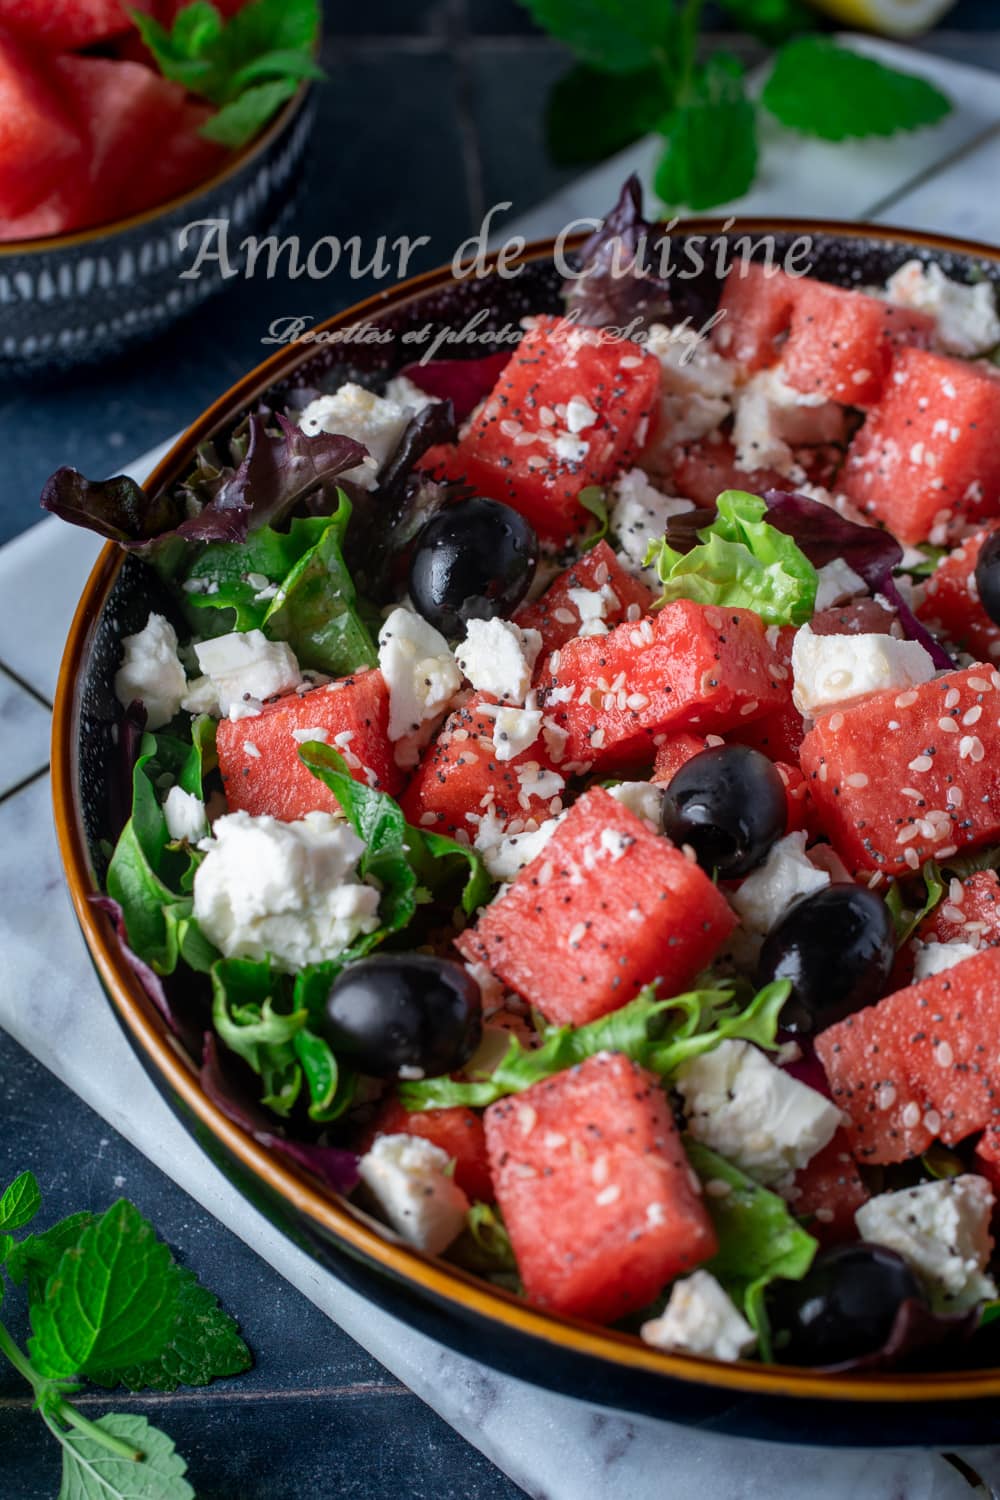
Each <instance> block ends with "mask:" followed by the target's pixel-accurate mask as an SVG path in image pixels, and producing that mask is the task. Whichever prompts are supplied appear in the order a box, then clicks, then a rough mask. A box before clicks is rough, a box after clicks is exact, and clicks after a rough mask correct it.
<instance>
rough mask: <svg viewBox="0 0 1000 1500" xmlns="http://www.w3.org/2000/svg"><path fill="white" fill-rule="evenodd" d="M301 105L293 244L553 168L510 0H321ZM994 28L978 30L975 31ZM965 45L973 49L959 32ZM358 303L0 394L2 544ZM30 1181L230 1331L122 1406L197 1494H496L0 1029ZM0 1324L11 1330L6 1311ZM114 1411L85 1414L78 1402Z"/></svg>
mask: <svg viewBox="0 0 1000 1500" xmlns="http://www.w3.org/2000/svg"><path fill="white" fill-rule="evenodd" d="M327 10H328V27H327V40H326V44H325V49H324V59H323V60H324V64H325V66H326V68H327V70H328V72H329V74H330V83H329V85H328V86H327V87H326V88H325V89H324V90H323V91H322V93H321V99H320V112H319V121H318V125H317V130H316V134H315V137H314V143H313V148H312V155H313V169H312V171H311V174H310V177H309V180H308V181H307V183H306V185H305V190H304V196H303V202H302V207H301V211H300V216H299V221H298V223H297V224H296V226H295V227H296V229H297V230H298V232H299V233H300V234H301V235H302V237H303V239H304V241H305V242H306V243H308V242H311V241H312V240H313V239H314V238H318V237H319V236H321V235H328V234H336V235H338V236H340V237H342V238H343V237H346V236H348V235H351V234H359V235H361V236H362V238H363V240H364V241H365V243H368V242H370V241H371V240H372V239H373V238H374V237H375V236H377V235H379V234H382V233H385V234H388V235H389V237H390V238H394V237H395V236H396V235H400V234H408V235H412V236H416V235H420V234H431V235H433V243H432V244H431V245H430V246H429V247H426V248H425V249H424V250H423V252H422V253H421V255H420V257H419V258H418V260H417V261H416V262H415V263H414V269H422V268H424V267H426V266H429V265H432V264H436V263H438V262H440V261H443V260H446V259H449V258H450V257H451V255H452V253H453V251H454V249H455V247H456V246H457V245H458V244H459V242H460V241H461V240H462V239H464V238H465V236H466V235H468V234H469V233H470V232H471V231H472V230H473V228H474V227H476V226H478V224H479V222H480V220H481V217H482V214H483V211H484V209H485V208H486V207H488V206H489V205H490V204H492V203H494V202H497V201H499V200H502V199H507V198H510V199H513V200H514V202H515V211H516V210H517V209H522V210H523V209H526V208H527V207H529V206H530V205H531V204H532V203H533V202H537V201H538V200H539V199H541V198H542V197H544V196H545V195H546V194H547V193H549V192H551V191H553V190H554V189H555V188H556V187H557V186H558V185H559V183H560V181H561V180H563V178H564V176H565V175H566V174H564V173H560V172H559V171H557V170H556V169H554V168H552V167H551V166H550V165H549V164H548V162H547V161H546V157H545V151H544V145H543V139H542V130H541V116H542V109H543V103H544V98H545V95H546V92H547V89H548V87H549V84H550V83H551V82H552V80H553V79H554V78H555V77H557V76H558V74H559V72H560V71H561V70H562V69H563V68H564V67H565V64H566V57H565V53H563V52H562V50H561V49H560V48H559V47H557V46H556V45H554V44H553V43H551V42H549V41H548V40H546V39H545V38H543V37H540V36H539V35H538V34H537V33H536V32H535V31H534V30H533V28H532V26H531V23H530V21H529V20H528V19H527V18H526V16H525V14H524V12H522V11H521V10H519V8H518V7H517V6H516V5H515V4H514V3H513V0H431V3H420V0H374V3H369V4H368V5H365V6H360V7H354V8H352V7H348V6H347V5H346V4H344V3H343V0H339V3H337V4H328V6H327ZM997 10H998V7H997V4H996V0H961V3H960V4H959V5H958V7H957V9H956V10H955V11H954V12H953V13H952V15H951V17H950V18H949V21H948V29H947V32H945V33H938V34H936V36H935V38H934V45H937V46H940V47H941V49H942V50H945V51H947V52H948V54H949V55H950V56H953V57H958V58H960V59H962V60H964V61H969V62H986V63H989V62H993V63H994V64H995V65H998V66H1000V16H998V14H997ZM991 28H992V35H989V36H987V35H983V33H989V32H990V31H991ZM973 32H978V33H979V34H978V35H971V34H970V33H973ZM370 289H371V288H370V287H369V286H365V285H364V284H361V285H360V286H359V285H358V283H356V282H354V283H352V282H350V281H348V279H347V278H346V277H333V278H331V279H330V280H329V281H326V282H323V283H318V284H317V283H311V284H310V285H309V286H307V287H303V285H302V283H291V282H288V281H286V280H279V281H275V282H273V283H271V284H265V283H261V282H256V281H255V282H254V283H252V284H251V285H250V286H246V285H243V286H239V284H237V287H236V288H235V289H234V290H232V291H230V292H229V293H227V294H226V295H225V296H223V297H222V298H220V299H219V300H218V301H217V302H215V303H213V304H211V305H210V306H209V307H207V308H206V309H205V310H203V311H201V312H199V313H197V314H196V315H194V316H193V317H192V318H191V319H189V320H188V321H187V322H186V323H185V324H183V325H182V326H180V327H178V328H177V329H176V330H175V331H174V332H173V333H171V334H169V335H168V336H166V337H165V338H163V339H161V340H160V341H159V342H158V343H156V344H154V345H152V346H150V347H148V348H146V349H144V350H142V351H140V352H139V353H138V354H135V355H133V356H131V357H130V358H129V359H128V360H127V361H122V362H119V363H118V364H115V365H108V366H105V367H103V368H101V369H100V370H98V371H96V372H95V371H88V372H86V373H84V374H78V375H76V376H73V377H71V378H69V379H66V380H64V381H62V382H60V383H58V384H55V385H49V386H47V387H45V386H41V387H39V386H33V387H27V386H25V387H20V388H16V389H12V390H2V389H0V439H2V450H0V541H2V540H4V539H6V538H8V537H10V536H13V535H15V534H16V533H17V532H19V531H21V530H23V529H24V527H26V526H28V525H31V524H32V522H33V521H34V520H36V519H37V509H36V507H37V496H38V492H39V489H40V487H41V484H42V482H43V480H44V478H45V476H46V475H47V474H48V473H49V472H50V470H51V469H52V468H54V467H55V466H56V465H57V464H60V463H73V464H75V465H77V466H78V467H79V468H81V469H83V470H84V471H85V472H90V473H92V474H94V475H101V474H105V473H108V472H109V471H111V470H113V469H114V468H115V467H116V466H118V465H120V464H121V463H122V462H124V461H125V460H126V459H128V458H131V457H134V456H135V455H137V454H139V453H141V452H143V451H144V450H145V449H147V448H149V447H151V446H152V445H153V444H154V443H157V442H159V441H161V440H162V439H163V438H164V437H166V436H168V435H169V434H171V433H172V432H174V431H176V430H177V429H178V428H181V427H183V426H185V425H186V424H187V423H188V422H190V421H191V420H192V419H193V418H194V417H195V416H196V415H197V414H198V412H199V411H200V410H201V409H202V408H203V407H204V406H205V405H206V404H207V403H208V402H209V401H210V400H211V399H213V398H214V397H215V396H217V395H219V394H220V393H221V392H222V391H223V390H225V388H226V387H227V386H228V385H229V384H230V383H231V382H232V381H233V380H234V379H235V378H236V377H237V376H238V375H240V374H241V373H243V371H244V370H246V369H247V368H249V367H250V366H251V365H253V364H255V363H256V362H257V360H258V359H259V358H260V355H261V352H262V350H261V345H260V342H259V340H260V337H261V333H262V332H263V331H264V330H265V329H266V327H267V325H268V323H269V321H270V320H271V318H273V317H276V316H284V315H288V314H294V313H312V314H314V315H315V316H316V317H317V319H318V318H320V317H325V316H327V315H329V314H330V313H332V312H334V311H336V310H337V309H338V308H339V307H341V306H344V305H346V304H347V303H348V302H350V301H354V300H356V299H357V298H358V297H360V296H361V295H363V294H365V293H366V292H367V291H368V290H370ZM25 1167H30V1168H32V1170H34V1171H35V1172H36V1174H37V1175H38V1178H39V1180H40V1182H41V1183H42V1186H43V1190H44V1193H45V1203H46V1206H45V1210H44V1219H43V1220H42V1221H40V1222H51V1221H53V1220H54V1219H56V1218H59V1217H61V1216H62V1215H63V1214H66V1213H69V1212H72V1211H73V1210H75V1209H80V1208H93V1209H100V1208H103V1207H105V1206H107V1204H108V1203H110V1202H111V1201H112V1200H113V1199H114V1198H116V1197H118V1196H120V1195H121V1194H122V1193H125V1194H126V1195H127V1196H129V1197H130V1198H132V1199H133V1200H134V1201H135V1202H136V1203H137V1204H138V1205H139V1207H140V1208H141V1209H142V1210H143V1211H144V1212H145V1213H146V1214H148V1215H149V1216H150V1217H151V1218H152V1219H153V1220H154V1221H155V1223H156V1224H157V1226H158V1228H159V1230H160V1233H161V1234H162V1235H163V1237H164V1238H165V1239H166V1240H168V1241H169V1242H170V1244H171V1245H173V1246H174V1247H175V1249H176V1250H177V1251H178V1253H179V1255H180V1256H181V1258H182V1259H183V1260H184V1261H185V1262H186V1263H188V1264H189V1265H191V1266H192V1268H193V1269H194V1270H195V1271H197V1272H198V1273H199V1274H200V1275H201V1276H203V1278H204V1279H205V1280H206V1281H207V1282H208V1284H209V1285H210V1286H211V1287H212V1288H213V1290H215V1291H216V1292H217V1293H218V1295H219V1296H220V1297H221V1299H222V1301H223V1303H224V1305H225V1306H226V1307H227V1308H229V1310H230V1311H231V1312H233V1313H234V1314H235V1315H236V1316H237V1317H238V1318H239V1320H240V1323H241V1325H242V1327H243V1330H244V1333H245V1335H246V1337H247V1340H248V1342H249V1343H250V1345H251V1347H252V1348H253V1350H254V1354H255V1356H256V1366H255V1369H254V1370H253V1372H252V1373H251V1374H249V1375H247V1376H245V1377H243V1378H241V1379H240V1380H238V1381H233V1382H228V1383H223V1384H221V1385H219V1386H217V1387H213V1388H212V1389H211V1390H209V1391H207V1392H202V1393H188V1392H181V1393H177V1394H175V1395H173V1396H168V1397H155V1398H143V1400H141V1401H132V1402H130V1403H129V1404H130V1407H131V1408H132V1409H136V1410H138V1409H142V1410H144V1411H146V1412H147V1414H148V1415H149V1416H150V1418H151V1420H153V1421H156V1422H159V1423H160V1424H161V1425H163V1426H165V1427H166V1428H167V1429H168V1430H169V1431H170V1432H171V1434H172V1435H173V1436H174V1437H175V1439H176V1440H177V1443H178V1446H179V1448H180V1449H181V1451H182V1452H183V1453H184V1454H185V1455H186V1456H187V1457H188V1459H189V1462H190V1465H191V1470H190V1474H191V1479H192V1481H193V1483H194V1485H195V1487H196V1489H197V1492H198V1495H199V1500H334V1497H337V1500H352V1497H358V1500H390V1497H391V1500H425V1497H426V1500H487V1497H488V1500H509V1497H514V1496H516V1495H519V1494H520V1493H521V1491H519V1490H518V1489H517V1488H516V1487H515V1486H514V1485H512V1484H510V1483H509V1482H508V1481H507V1480H506V1479H505V1478H504V1477H503V1476H502V1475H501V1474H500V1473H499V1472H498V1471H497V1470H496V1469H495V1468H494V1467H493V1466H492V1465H491V1464H489V1463H488V1462H487V1461H486V1460H485V1459H483V1458H482V1457H481V1456H480V1455H479V1454H478V1453H476V1451H475V1450H474V1449H472V1448H470V1447H469V1446H468V1445H467V1444H466V1443H465V1442H464V1441H463V1440H462V1439H461V1438H459V1437H458V1436H456V1435H455V1434H454V1433H453V1432H452V1431H451V1430H450V1429H449V1428H448V1427H447V1426H446V1425H445V1424H444V1423H443V1422H441V1421H440V1420H439V1419H438V1418H437V1417H436V1416H434V1415H433V1413H431V1412H430V1411H429V1410H428V1409H427V1408H426V1407H425V1406H424V1405H423V1404H422V1403H421V1402H420V1401H418V1400H417V1399H416V1398H415V1397H414V1396H412V1395H411V1394H410V1393H409V1392H408V1391H407V1390H406V1389H405V1388H404V1387H403V1386H401V1385H400V1384H399V1383H398V1382H396V1381H395V1380H394V1379H392V1377H390V1376H389V1375H387V1373H386V1372H385V1371H384V1370H383V1369H382V1368H381V1367H380V1366H379V1365H377V1364H376V1363H375V1361H373V1360H371V1359H370V1358H369V1357H368V1356H367V1355H366V1354H365V1353H364V1352H363V1351H362V1350H360V1349H359V1348H358V1347H357V1346H356V1345H355V1344H354V1343H353V1342H352V1341H351V1340H350V1339H348V1338H347V1337H346V1336H345V1335H343V1334H342V1333H340V1332H339V1331H338V1330H337V1329H336V1328H335V1327H334V1326H333V1325H332V1324H331V1323H330V1322H329V1321H328V1320H327V1319H326V1318H325V1317H323V1316H322V1315H321V1314H320V1313H318V1312H317V1311H316V1310H315V1309H314V1308H313V1307H312V1305H311V1304H310V1303H308V1302H307V1301H305V1299H303V1298H302V1297H301V1296H300V1295H299V1294H298V1293H297V1292H295V1291H293V1290H292V1289H291V1288H290V1287H288V1286H287V1285H285V1283H284V1282H283V1281H282V1280H281V1279H280V1277H278V1276H276V1275H275V1274H274V1272H273V1271H271V1269H270V1268H269V1267H268V1266H266V1265H265V1264H264V1263H263V1262H262V1261H261V1260H260V1259H259V1258H258V1257H257V1256H256V1255H254V1254H253V1252H252V1251H250V1250H248V1249H247V1248H246V1247H245V1246H244V1245H242V1244H241V1243H240V1242H239V1241H238V1240H236V1239H234V1238H233V1236H231V1235H230V1234H228V1233H227V1232H226V1231H225V1230H223V1229H222V1228H221V1227H220V1226H219V1225H218V1224H217V1223H216V1222H215V1221H214V1220H212V1219H211V1218H210V1217H209V1216H208V1215H206V1214H205V1213H203V1212H202V1211H201V1210H200V1209H199V1208H198V1207H197V1206H196V1205H195V1204H194V1203H193V1202H192V1201H191V1199H189V1198H188V1197H187V1196H186V1194H184V1193H183V1192H182V1191H181V1190H180V1189H179V1188H177V1187H175V1186H174V1184H173V1183H171V1182H170V1181H169V1180H168V1179H167V1178H166V1177H164V1176H163V1175H162V1173H160V1172H159V1171H157V1170H156V1169H155V1168H154V1167H152V1166H151V1165H150V1164H149V1163H148V1162H147V1161H145V1160H144V1158H142V1157H141V1156H140V1155H139V1154H138V1153H137V1152H136V1151H134V1150H133V1149H132V1148H131V1147H129V1146H128V1145H127V1144H126V1143H125V1142H124V1141H123V1140H122V1139H121V1138H120V1137H119V1136H117V1135H116V1134H115V1132H114V1131H112V1130H111V1129H110V1128H109V1127H108V1126H107V1125H105V1124H104V1123H103V1122H102V1121H101V1120H99V1119H98V1118H97V1116H95V1115H94V1114H93V1113H92V1112H91V1111H90V1110H89V1109H87V1108H86V1106H84V1105H83V1104H81V1103H80V1102H79V1100H77V1099H75V1098H74V1097H73V1096H72V1095H71V1094H70V1093H69V1092H68V1091H67V1090H66V1089H65V1088H63V1087H62V1085H61V1084H59V1083H58V1082H57V1081H56V1080H55V1079H54V1078H53V1077H52V1076H51V1075H50V1074H48V1073H47V1072H46V1071H45V1070H44V1069H42V1068H40V1067H39V1066H38V1065H37V1064H35V1063H34V1062H33V1061H32V1060H31V1059H30V1058H29V1057H28V1056H27V1054H26V1053H24V1052H22V1051H21V1050H20V1048H18V1047H17V1046H16V1045H15V1044H14V1043H13V1042H12V1041H10V1040H9V1039H8V1038H6V1037H4V1036H3V1035H2V1034H0V1179H2V1180H9V1179H10V1178H11V1177H13V1176H14V1175H15V1174H16V1173H17V1172H18V1171H20V1170H22V1169H24V1168H25ZM9 1311H10V1312H11V1313H12V1314H14V1321H15V1323H16V1322H17V1305H16V1302H15V1303H12V1304H11V1307H10V1309H9ZM118 1404H122V1403H120V1402H119V1401H118V1400H117V1398H115V1399H114V1400H113V1401H112V1402H111V1403H110V1404H109V1403H108V1402H106V1401H104V1400H103V1398H101V1399H96V1398H95V1400H94V1409H96V1410H98V1411H100V1410H108V1409H110V1408H111V1407H113V1406H114V1405H118ZM58 1470H59V1455H58V1453H57V1451H56V1449H55V1444H54V1443H53V1442H52V1440H51V1439H50V1438H49V1437H48V1434H47V1433H46V1432H45V1430H44V1428H43V1427H42V1425H41V1423H40V1422H39V1421H38V1419H37V1418H36V1417H34V1416H32V1414H31V1413H30V1410H29V1399H28V1397H27V1395H26V1393H25V1391H24V1388H23V1387H22V1386H20V1385H19V1383H18V1380H17V1377H16V1376H15V1375H14V1374H13V1372H12V1371H9V1370H8V1369H7V1367H6V1366H0V1496H2V1500H52V1497H54V1496H55V1494H56V1492H57V1490H58Z"/></svg>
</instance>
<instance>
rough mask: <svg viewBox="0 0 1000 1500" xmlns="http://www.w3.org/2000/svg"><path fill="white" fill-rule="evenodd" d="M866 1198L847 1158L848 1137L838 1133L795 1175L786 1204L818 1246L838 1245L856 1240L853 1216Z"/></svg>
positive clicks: (861, 1183)
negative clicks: (788, 1204)
mask: <svg viewBox="0 0 1000 1500" xmlns="http://www.w3.org/2000/svg"><path fill="white" fill-rule="evenodd" d="M870 1196H871V1195H870V1194H869V1192H868V1189H867V1188H866V1187H865V1185H864V1183H863V1182H862V1181H861V1176H860V1173H859V1172H858V1168H857V1164H856V1163H855V1160H854V1157H853V1156H852V1155H851V1139H850V1136H849V1135H848V1134H847V1131H846V1130H843V1129H841V1130H838V1131H837V1133H836V1135H835V1136H834V1137H833V1140H832V1141H830V1142H829V1144H828V1145H826V1146H824V1147H823V1149H822V1151H820V1153H819V1154H818V1156H814V1157H813V1159H812V1161H810V1162H809V1163H808V1165H807V1166H805V1167H803V1168H802V1170H801V1172H799V1173H797V1174H796V1177H795V1183H794V1185H793V1188H792V1191H791V1193H790V1194H789V1203H790V1206H791V1209H792V1212H793V1213H794V1214H795V1215H796V1217H797V1218H800V1219H803V1220H804V1221H805V1222H806V1227H807V1228H808V1230H809V1233H810V1234H812V1235H815V1237H816V1239H818V1240H819V1242H820V1244H821V1245H840V1244H843V1242H844V1241H845V1240H856V1239H857V1237H858V1231H857V1228H856V1226H855V1223H854V1215H855V1212H856V1211H857V1210H858V1209H859V1208H860V1207H861V1205H862V1203H867V1202H868V1199H869V1197H870Z"/></svg>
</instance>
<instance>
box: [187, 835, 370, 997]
mask: <svg viewBox="0 0 1000 1500" xmlns="http://www.w3.org/2000/svg"><path fill="white" fill-rule="evenodd" d="M199 848H201V849H204V850H205V851H206V853H205V858H204V860H203V861H202V863H201V864H200V865H199V866H198V870H197V873H196V874H195V877H194V915H195V917H196V918H197V920H198V923H199V925H200V927H201V929H202V931H203V932H204V934H205V936H206V937H207V938H208V940H209V942H211V943H214V944H215V946H216V947H217V948H218V949H219V950H220V951H221V952H222V953H224V954H225V956H226V957H227V958H254V959H261V958H263V957H264V956H265V954H268V953H269V954H270V955H271V958H272V959H273V961H274V963H275V965H276V966H277V967H278V968H279V969H282V970H284V971H285V972H286V973H290V974H294V973H295V972H296V971H297V970H299V969H302V968H305V966H306V965H307V964H318V963H323V962H324V960H326V959H329V958H336V957H337V956H338V955H339V954H340V953H342V952H343V951H344V949H345V948H346V947H347V946H348V945H349V944H350V943H352V942H353V941H354V939H355V938H356V937H359V936H360V935H361V934H362V933H366V932H374V930H375V929H376V927H377V926H378V921H379V919H378V905H379V892H378V891H377V890H375V888H374V887H373V886H370V885H364V884H362V883H361V882H360V881H359V880H358V879H357V875H356V867H357V862H358V860H359V858H360V857H361V855H362V854H363V853H364V848H365V846H364V843H363V841H362V840H361V839H359V838H358V836H357V834H356V833H355V832H354V831H353V829H352V828H350V827H349V826H348V824H347V823H345V822H344V821H343V819H338V818H335V817H334V816H333V815H332V814H331V813H325V812H312V813H308V814H307V815H306V816H305V817H304V818H301V819H299V820H298V821H297V822H293V823H283V822H280V821H279V819H277V818H272V817H267V816H265V817H259V818H254V817H251V816H250V814H249V813H246V812H242V811H241V812H234V813H229V814H227V815H226V816H225V817H221V818H216V820H215V824H214V827H213V829H212V837H211V838H208V839H203V840H202V842H201V844H200V845H199Z"/></svg>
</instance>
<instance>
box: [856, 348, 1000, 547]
mask: <svg viewBox="0 0 1000 1500" xmlns="http://www.w3.org/2000/svg"><path fill="white" fill-rule="evenodd" d="M998 427H1000V372H998V371H993V370H992V369H991V368H990V367H988V366H984V365H982V364H971V363H969V362H968V361H965V360H960V359H950V358H948V357H947V356H946V355H943V354H930V353H928V351H927V350H926V349H912V348H909V349H900V350H899V352H898V353H897V354H896V356H895V358H894V360H893V364H892V375H891V378H890V379H889V381H888V383H887V384H886V388H885V393H884V395H883V397H882V400H881V401H880V402H879V405H878V406H877V407H876V408H875V409H874V411H872V412H870V413H869V415H868V418H867V420H866V422H865V424H864V426H863V427H862V428H861V429H860V431H859V432H858V433H857V434H856V436H855V438H854V441H853V442H852V444H851V446H850V448H849V450H848V454H847V461H846V463H845V465H844V470H843V474H842V476H841V487H842V488H843V490H844V492H845V493H846V494H847V495H848V497H849V498H850V499H851V500H853V501H854V503H855V504H856V505H858V506H860V507H861V509H862V510H865V511H867V512H868V513H869V514H870V515H874V516H877V517H878V519H879V520H880V521H883V522H884V523H885V525H886V526H888V528H889V530H890V531H892V532H893V533H894V534H895V535H896V536H898V537H899V538H900V540H901V541H903V542H910V543H915V542H925V541H927V540H928V539H930V540H931V541H934V542H938V543H943V542H945V541H946V540H947V539H948V538H949V537H950V536H952V535H956V534H958V532H959V531H960V530H961V528H962V527H964V526H967V525H968V524H969V523H970V522H971V523H975V522H976V521H978V520H979V519H980V518H985V517H988V516H994V515H997V514H998V513H1000V444H998V443H997V442H996V440H995V437H996V432H997V429H998Z"/></svg>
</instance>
